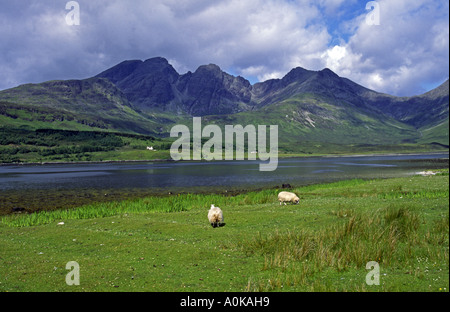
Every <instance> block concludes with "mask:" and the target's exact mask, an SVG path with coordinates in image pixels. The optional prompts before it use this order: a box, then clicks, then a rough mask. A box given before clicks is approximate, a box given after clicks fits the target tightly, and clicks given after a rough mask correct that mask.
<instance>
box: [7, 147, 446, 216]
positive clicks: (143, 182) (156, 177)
mask: <svg viewBox="0 0 450 312" xmlns="http://www.w3.org/2000/svg"><path fill="white" fill-rule="evenodd" d="M443 159H445V160H443ZM259 163H260V161H249V160H246V161H211V162H208V161H203V162H194V161H192V162H145V163H135V162H133V163H130V162H128V163H90V164H47V165H8V166H0V211H2V212H3V213H5V212H8V211H10V210H11V209H13V208H17V207H23V208H25V209H28V210H30V209H31V210H39V209H47V208H48V207H47V206H49V205H53V206H54V207H55V208H58V204H57V202H59V206H64V205H69V204H73V205H76V204H79V203H84V200H86V199H88V200H92V201H98V200H100V199H102V200H106V199H118V198H128V197H132V196H143V195H148V194H168V193H169V192H170V193H176V192H218V191H225V190H226V191H229V192H240V191H248V190H253V189H259V188H268V187H276V186H281V185H282V184H290V185H292V186H301V185H308V184H314V183H324V182H333V181H338V180H344V179H353V178H363V179H373V178H391V177H402V176H408V175H412V174H415V173H416V172H418V171H421V170H424V169H434V168H447V167H448V153H444V154H416V155H383V156H381V155H380V156H349V157H305V158H287V159H279V161H278V167H277V169H276V170H275V171H272V172H261V171H259ZM44 206H45V208H39V207H44ZM53 206H52V207H53ZM30 207H31V208H30ZM52 207H50V208H52Z"/></svg>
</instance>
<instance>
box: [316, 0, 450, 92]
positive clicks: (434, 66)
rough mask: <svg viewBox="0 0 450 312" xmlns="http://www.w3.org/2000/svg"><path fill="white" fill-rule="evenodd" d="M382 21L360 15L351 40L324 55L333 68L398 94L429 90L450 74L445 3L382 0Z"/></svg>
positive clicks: (339, 72)
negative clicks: (377, 22)
mask: <svg viewBox="0 0 450 312" xmlns="http://www.w3.org/2000/svg"><path fill="white" fill-rule="evenodd" d="M378 3H379V7H380V25H370V23H369V24H368V23H367V22H366V18H365V16H366V15H365V14H364V15H361V16H359V17H357V18H355V19H354V20H353V21H352V23H353V24H354V28H355V32H354V34H353V35H352V36H351V37H350V39H349V40H348V42H344V43H343V44H341V45H336V46H333V47H330V48H328V49H327V50H326V52H324V53H323V54H322V58H323V60H324V62H325V63H326V65H327V66H329V67H330V69H332V70H334V71H336V73H338V74H339V75H342V76H346V77H348V78H350V79H352V80H354V81H357V82H358V83H360V84H363V85H364V86H367V87H369V88H372V89H374V90H377V91H383V92H386V93H389V94H395V95H413V94H419V93H422V92H424V91H426V90H425V89H424V86H423V84H424V82H428V83H434V84H437V83H439V82H443V81H444V80H445V79H447V78H448V75H449V74H448V59H449V41H448V36H449V24H448V2H445V1H433V0H428V1H410V0H408V1H400V0H399V1H387V0H380V1H378Z"/></svg>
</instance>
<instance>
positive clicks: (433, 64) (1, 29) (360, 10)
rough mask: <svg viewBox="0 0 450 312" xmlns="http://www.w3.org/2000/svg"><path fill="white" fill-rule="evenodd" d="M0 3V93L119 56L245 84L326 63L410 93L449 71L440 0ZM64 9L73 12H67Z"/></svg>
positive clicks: (70, 75)
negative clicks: (163, 61) (372, 17)
mask: <svg viewBox="0 0 450 312" xmlns="http://www.w3.org/2000/svg"><path fill="white" fill-rule="evenodd" d="M67 2H68V1H65V0H21V1H7V0H0V74H1V75H2V77H3V79H2V80H1V81H0V89H6V88H10V87H14V86H17V85H19V84H23V83H29V82H32V83H37V82H42V81H47V80H53V79H83V78H88V77H91V76H94V75H96V74H98V73H100V72H101V71H103V70H105V69H107V68H109V67H111V66H114V65H116V64H118V63H119V62H121V61H123V60H130V59H141V60H145V59H148V58H151V57H155V56H162V57H165V58H167V59H168V60H169V62H170V63H171V64H172V65H173V66H174V68H175V69H176V70H177V71H178V72H179V73H180V74H183V73H185V72H187V71H195V70H196V69H197V67H198V66H200V65H203V64H209V63H214V64H217V65H219V66H220V67H221V68H222V69H223V70H224V71H227V72H229V73H231V74H233V75H241V76H243V77H245V78H247V79H249V80H250V81H251V82H252V83H255V82H257V81H264V80H267V79H270V78H282V77H283V76H284V75H285V74H286V73H287V72H289V70H290V69H292V68H294V67H297V66H301V67H304V68H306V69H310V70H320V69H323V68H325V67H328V68H330V69H331V70H333V71H334V72H336V73H337V74H338V75H340V76H342V77H347V78H349V79H351V80H353V81H355V82H357V83H359V84H361V85H363V86H366V87H368V88H371V89H373V90H376V91H379V92H384V93H388V94H392V95H399V96H411V95H417V94H421V93H424V92H425V91H428V90H430V89H431V88H433V87H436V86H438V85H439V84H441V83H442V82H444V81H445V80H446V79H448V76H449V70H448V68H449V40H448V38H449V16H448V11H449V2H448V0H442V1H440V0H421V1H419V0H379V1H375V3H376V5H377V6H378V8H379V15H378V17H379V21H380V23H379V25H373V24H370V23H368V22H367V16H368V14H374V11H371V10H366V5H367V3H368V2H369V1H357V0H348V1H343V0H317V1H312V0H184V1H183V0H132V1H130V0H108V1H100V0H96V1H90V0H78V1H76V2H77V3H78V4H79V8H80V15H79V16H80V25H68V23H67V21H66V16H67V15H68V14H70V13H71V11H70V10H66V3H67ZM72 13H73V12H72Z"/></svg>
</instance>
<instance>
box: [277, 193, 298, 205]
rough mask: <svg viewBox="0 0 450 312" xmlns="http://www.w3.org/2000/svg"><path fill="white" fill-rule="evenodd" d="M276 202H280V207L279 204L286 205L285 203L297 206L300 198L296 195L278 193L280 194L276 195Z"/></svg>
mask: <svg viewBox="0 0 450 312" xmlns="http://www.w3.org/2000/svg"><path fill="white" fill-rule="evenodd" d="M278 200H279V201H280V205H281V203H284V204H285V205H286V202H292V203H294V204H298V202H299V201H300V198H298V196H297V195H295V194H294V193H291V192H280V194H278Z"/></svg>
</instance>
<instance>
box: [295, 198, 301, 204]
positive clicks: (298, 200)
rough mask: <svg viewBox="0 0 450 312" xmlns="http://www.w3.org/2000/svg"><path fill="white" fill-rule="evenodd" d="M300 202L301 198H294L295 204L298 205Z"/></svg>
mask: <svg viewBox="0 0 450 312" xmlns="http://www.w3.org/2000/svg"><path fill="white" fill-rule="evenodd" d="M299 202H300V198H298V197H297V196H296V197H295V198H294V203H295V204H298V203H299Z"/></svg>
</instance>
